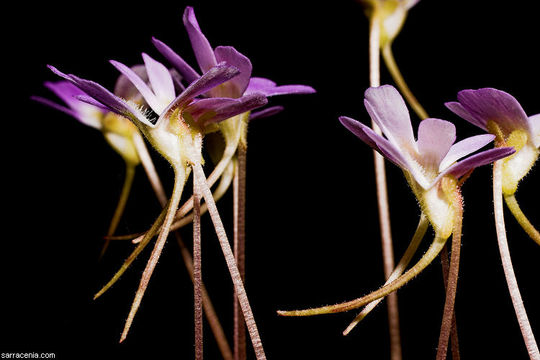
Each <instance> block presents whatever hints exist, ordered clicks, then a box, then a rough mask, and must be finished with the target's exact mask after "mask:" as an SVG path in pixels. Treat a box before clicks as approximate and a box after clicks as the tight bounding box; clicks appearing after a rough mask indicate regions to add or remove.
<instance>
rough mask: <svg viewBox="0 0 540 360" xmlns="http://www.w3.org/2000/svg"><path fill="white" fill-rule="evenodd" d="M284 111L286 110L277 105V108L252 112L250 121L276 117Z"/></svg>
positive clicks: (271, 107)
mask: <svg viewBox="0 0 540 360" xmlns="http://www.w3.org/2000/svg"><path fill="white" fill-rule="evenodd" d="M283 109H284V107H283V106H280V105H277V106H270V107H267V108H266V109H263V110H260V111H255V112H252V113H251V114H249V121H251V120H254V119H262V118H265V117H269V116H272V115H275V114H277V113H279V112H281V111H283Z"/></svg>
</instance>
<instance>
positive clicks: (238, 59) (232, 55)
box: [214, 46, 253, 98]
mask: <svg viewBox="0 0 540 360" xmlns="http://www.w3.org/2000/svg"><path fill="white" fill-rule="evenodd" d="M214 54H215V57H216V60H217V61H218V62H225V63H226V64H228V65H232V66H234V67H236V68H238V70H240V74H239V75H238V76H236V77H235V78H234V79H231V81H230V82H229V83H228V85H229V86H232V87H234V89H233V91H232V94H230V95H229V94H227V96H229V97H234V98H237V97H240V96H242V94H244V91H246V89H247V87H248V84H249V79H250V78H251V70H252V68H253V67H252V65H251V61H250V60H249V59H248V58H247V57H246V56H244V55H243V54H241V53H239V52H238V51H237V50H236V49H235V48H233V47H232V46H218V47H217V48H216V50H214Z"/></svg>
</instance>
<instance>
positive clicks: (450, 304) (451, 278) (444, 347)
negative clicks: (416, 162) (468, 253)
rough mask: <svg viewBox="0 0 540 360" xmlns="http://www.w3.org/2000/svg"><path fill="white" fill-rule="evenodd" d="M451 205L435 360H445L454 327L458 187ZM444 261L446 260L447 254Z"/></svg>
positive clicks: (460, 213) (458, 241)
mask: <svg viewBox="0 0 540 360" xmlns="http://www.w3.org/2000/svg"><path fill="white" fill-rule="evenodd" d="M452 205H453V207H454V213H455V219H454V228H453V229H452V252H451V255H450V266H449V267H448V278H447V281H446V282H447V285H446V299H445V303H444V311H443V317H442V322H441V331H440V335H439V345H438V346H437V356H436V359H437V360H444V359H446V354H447V351H448V341H449V339H450V333H451V332H452V328H453V327H454V326H453V325H455V322H454V319H455V313H454V305H455V301H456V291H457V281H458V274H459V259H460V252H461V226H462V221H463V200H462V197H461V192H460V189H459V187H456V189H455V190H454V199H453V201H452ZM445 260H448V255H447V254H446V259H445ZM454 329H455V330H456V331H457V327H454ZM456 334H457V333H456ZM456 339H457V336H456ZM454 345H457V344H454ZM456 350H457V348H453V354H454V353H455V351H456ZM457 354H459V351H457ZM454 355H455V354H454ZM458 356H459V355H458ZM453 359H454V360H457V359H456V358H455V357H453Z"/></svg>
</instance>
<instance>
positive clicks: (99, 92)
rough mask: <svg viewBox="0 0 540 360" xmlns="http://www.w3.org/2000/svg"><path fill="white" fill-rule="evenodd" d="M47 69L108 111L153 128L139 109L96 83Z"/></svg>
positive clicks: (51, 67) (52, 68) (55, 69)
mask: <svg viewBox="0 0 540 360" xmlns="http://www.w3.org/2000/svg"><path fill="white" fill-rule="evenodd" d="M49 69H51V71H52V72H54V73H55V74H56V75H58V76H60V77H63V78H64V79H66V80H68V81H71V82H72V83H73V84H75V85H76V86H77V87H78V88H79V89H81V90H82V91H84V92H85V93H86V94H87V95H89V96H90V97H92V98H93V99H95V100H97V101H98V102H100V103H101V104H103V105H105V106H106V107H107V108H108V109H109V110H110V111H112V112H115V113H117V114H118V115H122V116H124V117H127V118H128V119H131V120H132V121H134V122H135V123H137V121H138V122H141V123H143V124H145V125H147V126H150V127H154V124H152V122H151V121H150V120H148V119H147V118H146V117H145V116H144V114H143V113H142V112H141V111H140V110H139V109H137V108H135V107H133V106H132V105H130V104H128V103H127V102H126V101H124V100H123V99H121V98H119V97H118V96H116V95H114V94H113V93H111V92H110V91H109V90H107V89H105V88H104V87H103V86H101V85H99V84H98V83H96V82H93V81H90V80H85V79H81V78H79V77H77V76H75V75H71V74H69V75H68V74H64V73H63V72H61V71H60V70H58V69H57V68H55V67H54V66H50V65H49Z"/></svg>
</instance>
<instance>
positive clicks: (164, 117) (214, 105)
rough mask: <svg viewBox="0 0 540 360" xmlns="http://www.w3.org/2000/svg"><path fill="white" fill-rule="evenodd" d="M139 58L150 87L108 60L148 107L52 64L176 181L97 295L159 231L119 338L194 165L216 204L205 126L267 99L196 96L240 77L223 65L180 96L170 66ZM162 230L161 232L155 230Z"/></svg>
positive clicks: (238, 288) (227, 249)
mask: <svg viewBox="0 0 540 360" xmlns="http://www.w3.org/2000/svg"><path fill="white" fill-rule="evenodd" d="M143 60H144V64H145V67H146V73H147V75H148V79H149V84H150V86H149V85H148V84H147V83H146V82H145V81H144V80H143V79H141V78H140V76H138V75H137V74H136V73H135V72H134V71H132V70H131V69H130V68H129V67H127V66H125V65H123V64H121V63H119V62H116V61H112V64H113V65H114V66H115V67H116V68H117V69H118V70H119V71H120V72H122V74H124V75H125V76H126V77H127V78H128V79H129V81H130V82H132V83H133V85H134V86H135V87H136V88H137V89H138V91H139V92H140V94H141V95H142V96H143V98H144V99H145V101H146V103H147V104H148V105H149V106H150V108H151V110H152V111H150V110H147V109H144V108H141V107H140V106H139V105H138V104H136V103H133V102H131V101H127V100H126V99H122V98H120V97H118V96H116V95H114V94H113V93H111V92H110V91H108V90H106V89H105V88H103V87H102V86H101V85H99V84H97V83H95V82H92V81H89V80H85V79H82V78H79V77H77V76H75V75H68V74H64V73H62V72H60V71H59V70H57V69H56V68H54V67H51V70H53V72H55V73H56V74H57V75H59V76H61V77H63V78H64V79H66V80H68V81H70V82H71V83H73V84H74V85H76V86H77V87H78V88H80V89H81V90H82V91H84V92H85V93H86V94H88V96H78V97H77V98H78V99H79V100H82V101H85V102H87V103H89V104H92V105H96V106H99V107H104V108H106V109H108V110H109V111H111V112H114V113H116V114H118V115H121V116H124V117H126V118H128V119H130V120H131V121H133V123H134V124H135V125H136V126H137V127H138V128H139V130H140V131H141V133H142V134H143V135H144V136H145V137H146V139H147V140H148V141H149V142H150V144H151V145H152V146H153V147H154V148H155V149H156V150H157V151H158V152H159V153H160V154H161V155H162V156H163V157H164V158H165V159H166V160H167V161H168V162H169V163H170V164H171V166H172V168H173V170H174V174H175V182H174V188H173V192H172V195H171V198H170V200H169V203H168V206H167V207H166V208H165V209H164V210H163V212H162V214H161V215H160V216H159V217H158V219H157V220H156V221H155V223H154V224H153V226H152V228H151V229H150V230H149V231H148V232H147V233H146V235H145V239H144V240H143V241H141V243H140V244H139V245H138V246H137V248H136V250H135V251H134V252H133V254H132V255H131V256H130V258H129V259H128V261H126V263H124V265H123V266H122V268H121V269H120V271H119V272H118V273H117V274H116V275H115V277H114V278H113V280H111V282H110V283H109V284H108V285H106V286H105V287H104V288H103V289H102V290H101V291H100V292H99V293H98V294H97V295H96V297H97V296H99V295H101V294H102V293H103V292H104V291H105V290H106V289H107V288H108V287H110V285H112V283H114V282H115V281H116V279H117V278H118V277H119V276H120V275H121V274H122V273H123V271H125V268H127V266H129V263H130V262H131V261H133V259H134V258H135V257H136V256H137V255H138V254H139V253H140V252H141V251H142V249H143V248H144V247H145V246H146V245H147V244H148V242H149V241H150V239H151V238H152V237H153V235H154V234H155V233H156V232H157V231H159V236H158V239H157V241H156V244H155V246H154V249H153V251H152V254H151V257H150V259H149V261H148V264H147V266H146V269H145V271H144V273H143V275H142V278H141V283H140V285H139V289H138V290H137V293H136V295H135V299H134V302H133V305H132V308H131V311H130V314H129V316H128V319H127V321H126V325H125V328H124V331H123V333H122V337H121V341H123V340H124V339H125V337H126V336H127V333H128V331H129V328H130V326H131V323H132V321H133V319H134V316H135V314H136V312H137V309H138V307H139V305H140V302H141V300H142V297H143V295H144V292H145V290H146V288H147V285H148V282H149V280H150V277H151V275H152V273H153V270H154V268H155V266H156V265H157V261H158V259H159V256H160V255H161V251H162V250H163V246H164V244H165V240H166V238H167V235H168V234H169V230H170V226H171V224H172V221H173V219H174V215H175V212H176V209H177V208H178V204H179V201H180V197H181V194H182V190H183V187H184V184H185V181H186V180H187V177H188V175H189V173H190V171H191V170H192V169H193V170H194V172H195V173H196V174H198V176H197V177H196V178H195V181H196V183H197V184H198V185H199V186H200V187H201V189H202V193H203V195H204V197H205V199H206V202H207V203H208V204H209V206H211V205H214V207H215V204H213V199H211V193H210V195H208V193H207V190H209V189H208V186H207V184H206V182H205V181H204V180H201V176H202V177H203V179H204V172H203V170H202V167H201V163H202V154H201V147H202V138H203V136H204V133H205V129H207V128H209V127H211V126H212V124H214V123H217V122H219V121H222V120H225V119H228V118H230V117H232V116H235V115H237V114H240V113H244V112H246V111H250V110H253V109H255V108H257V107H260V106H263V105H265V104H266V103H267V100H266V97H265V96H264V95H263V94H259V93H255V94H249V95H246V96H242V97H240V98H237V99H230V98H214V99H211V100H212V101H211V102H210V101H206V99H200V98H199V96H200V95H201V94H204V93H206V92H208V91H209V90H211V89H212V88H214V87H216V86H218V85H220V84H223V83H224V82H226V81H228V80H230V79H232V78H233V77H235V76H238V75H239V70H238V69H237V68H235V67H234V66H230V65H226V64H224V63H220V64H216V65H215V66H213V67H211V68H209V69H208V70H207V71H205V72H204V74H203V75H202V76H201V77H200V78H198V79H197V80H195V81H194V82H192V83H191V84H190V85H189V86H188V87H187V88H185V89H184V90H183V91H182V92H181V93H180V94H179V95H176V93H175V86H174V82H173V78H172V76H171V73H170V72H169V70H168V69H167V68H166V67H165V66H164V65H163V64H161V63H159V62H157V61H156V60H154V59H152V58H151V57H150V56H148V55H146V54H143ZM154 113H155V114H157V115H158V118H157V119H156V118H155V117H154V115H153V114H154ZM213 220H214V219H213ZM160 228H161V230H159V229H160ZM225 240H226V239H225ZM225 242H226V244H225ZM220 244H221V245H222V247H223V251H224V252H227V253H230V254H232V251H231V250H230V246H229V244H228V242H227V241H222V237H220ZM226 258H227V256H226ZM227 263H228V265H229V269H230V270H231V273H233V270H234V269H233V268H235V264H234V258H233V262H232V263H231V262H230V261H229V260H228V261H227ZM233 282H234V285H235V290H236V292H237V294H239V297H243V298H245V299H244V303H247V307H249V303H248V302H247V298H246V296H245V290H244V289H243V285H242V282H241V281H237V279H236V277H235V276H234V275H233ZM247 310H249V312H247V313H246V314H245V316H246V321H253V315H252V314H251V312H250V310H251V309H247Z"/></svg>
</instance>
